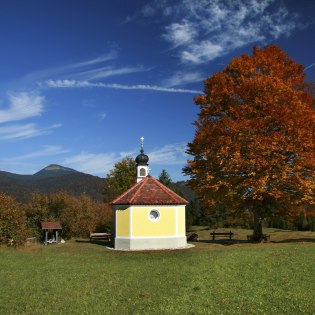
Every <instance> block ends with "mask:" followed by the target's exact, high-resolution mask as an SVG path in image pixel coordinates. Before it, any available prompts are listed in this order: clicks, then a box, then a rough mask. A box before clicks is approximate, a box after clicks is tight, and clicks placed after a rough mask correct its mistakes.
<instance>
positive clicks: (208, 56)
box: [180, 41, 224, 64]
mask: <svg viewBox="0 0 315 315" xmlns="http://www.w3.org/2000/svg"><path fill="white" fill-rule="evenodd" d="M223 52H224V46H223V45H222V44H214V43H212V42H211V41H203V42H201V43H199V44H194V45H191V46H190V47H189V49H187V50H184V51H182V52H181V56H180V57H181V61H182V62H191V63H195V64H199V63H203V62H207V61H210V60H213V59H215V58H217V57H218V56H220V55H221V54H222V53H223Z"/></svg>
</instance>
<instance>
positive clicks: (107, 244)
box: [76, 240, 114, 248]
mask: <svg viewBox="0 0 315 315" xmlns="http://www.w3.org/2000/svg"><path fill="white" fill-rule="evenodd" d="M76 242H77V243H84V244H95V245H99V246H104V247H110V248H113V247H114V246H113V243H112V241H109V240H92V241H90V240H76Z"/></svg>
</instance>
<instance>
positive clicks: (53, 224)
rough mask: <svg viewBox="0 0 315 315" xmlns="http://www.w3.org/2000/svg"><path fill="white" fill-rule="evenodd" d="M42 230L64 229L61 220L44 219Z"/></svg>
mask: <svg viewBox="0 0 315 315" xmlns="http://www.w3.org/2000/svg"><path fill="white" fill-rule="evenodd" d="M41 225H42V230H62V227H61V224H60V222H59V221H42V222H41Z"/></svg>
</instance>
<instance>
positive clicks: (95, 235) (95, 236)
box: [90, 232, 113, 241]
mask: <svg viewBox="0 0 315 315" xmlns="http://www.w3.org/2000/svg"><path fill="white" fill-rule="evenodd" d="M112 237H113V234H110V233H91V232H90V241H92V240H93V239H104V240H109V241H110V240H111V239H112Z"/></svg>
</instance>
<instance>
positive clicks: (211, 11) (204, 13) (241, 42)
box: [142, 0, 301, 65]
mask: <svg viewBox="0 0 315 315" xmlns="http://www.w3.org/2000/svg"><path fill="white" fill-rule="evenodd" d="M145 8H146V10H142V16H143V17H148V14H147V13H146V14H145V12H149V13H150V17H151V18H152V16H159V17H160V19H164V20H167V21H168V25H166V26H164V32H163V34H162V35H161V36H162V38H164V39H165V40H166V41H167V42H168V43H169V44H170V45H171V48H172V49H175V50H176V52H177V56H178V57H179V59H180V61H181V62H182V63H185V64H195V65H196V64H202V63H207V62H209V61H211V60H214V59H216V58H218V57H219V56H222V55H225V54H228V53H229V52H231V51H232V50H234V49H237V48H240V47H243V46H246V45H248V44H252V43H258V42H264V43H265V42H268V41H270V40H275V39H278V38H279V37H280V36H290V34H291V33H292V32H293V31H294V30H295V29H296V28H298V27H300V26H301V23H300V22H299V16H298V15H297V14H296V13H290V12H289V11H288V9H287V8H286V7H285V5H284V3H283V2H278V1H276V0H235V1H229V0H181V1H176V2H175V3H173V4H170V3H169V2H163V1H162V3H161V2H160V1H155V2H152V3H151V4H149V5H146V7H145Z"/></svg>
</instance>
